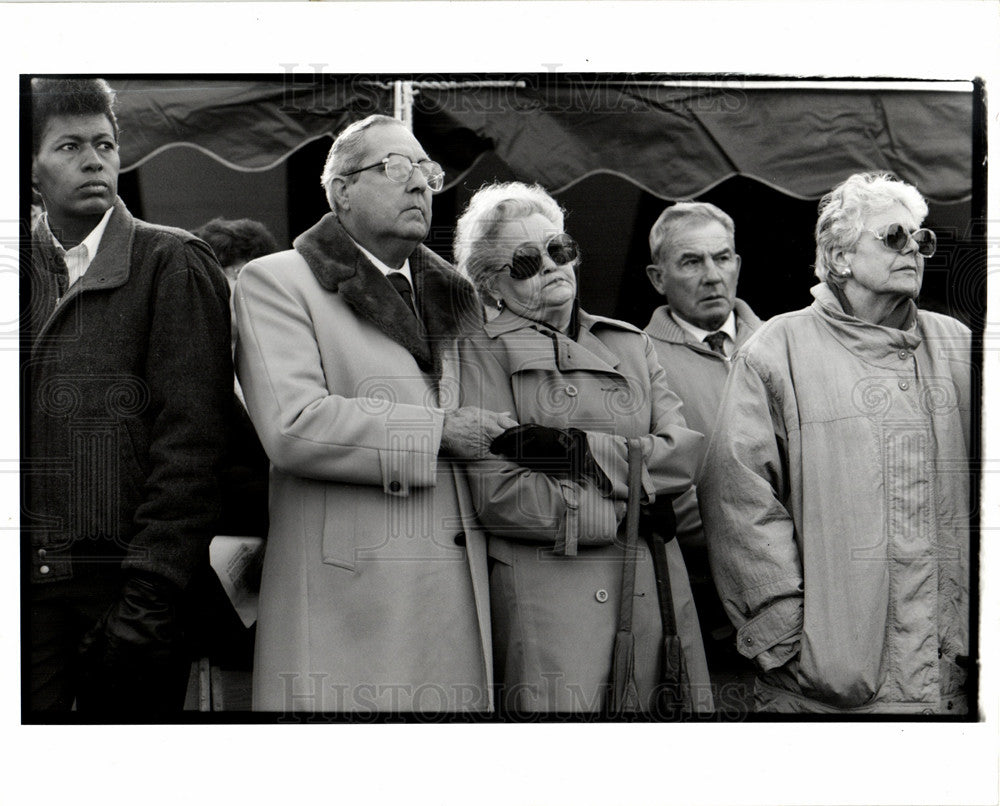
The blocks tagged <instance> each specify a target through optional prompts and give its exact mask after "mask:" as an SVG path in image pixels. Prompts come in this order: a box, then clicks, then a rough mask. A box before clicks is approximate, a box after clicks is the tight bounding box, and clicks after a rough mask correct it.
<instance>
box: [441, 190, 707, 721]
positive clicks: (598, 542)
mask: <svg viewBox="0 0 1000 806" xmlns="http://www.w3.org/2000/svg"><path fill="white" fill-rule="evenodd" d="M455 257H456V262H457V263H458V266H459V268H460V270H462V271H463V272H465V273H466V274H467V275H468V276H469V277H470V279H471V280H472V282H473V283H474V285H475V286H476V289H477V291H478V292H479V294H480V297H481V299H482V300H483V301H484V303H485V304H486V306H487V308H488V309H489V310H490V311H492V313H491V318H490V321H489V322H488V323H487V324H486V325H485V326H484V329H483V331H482V332H481V333H479V334H476V335H474V336H473V337H471V338H469V339H467V340H465V341H464V342H461V343H460V357H461V360H462V364H461V368H460V377H461V397H462V399H461V401H460V405H463V406H464V405H477V406H484V407H490V406H492V407H495V410H496V411H509V412H511V413H512V415H513V416H514V418H515V419H516V420H518V422H519V423H520V424H521V426H520V427H519V428H518V429H512V430H511V431H509V432H507V433H506V434H505V435H503V436H502V437H500V438H498V439H497V440H495V441H494V444H493V445H492V447H491V450H492V452H493V453H494V454H495V455H496V458H495V459H489V460H486V461H481V462H476V463H471V464H469V465H468V466H467V472H468V476H469V480H470V488H471V490H472V496H473V503H474V506H475V508H476V511H477V514H478V516H479V518H480V521H481V523H482V525H483V527H484V528H485V530H486V531H487V532H488V534H489V541H490V556H491V558H492V562H491V572H490V593H491V609H492V620H493V648H494V659H495V674H496V676H497V679H498V681H499V685H500V690H499V696H498V707H499V709H500V710H501V711H502V712H504V713H506V714H508V715H517V714H526V713H534V712H553V711H559V712H589V713H599V712H601V711H604V710H606V708H607V705H608V702H607V699H606V693H607V688H608V683H609V676H610V674H611V667H612V653H613V644H614V642H615V633H616V630H617V626H618V614H619V604H620V602H619V599H620V592H621V588H622V569H623V555H624V550H623V544H622V539H621V537H620V533H621V526H622V524H623V521H624V516H625V509H626V507H625V501H626V497H627V460H626V438H627V437H636V438H639V439H640V440H641V444H642V449H643V467H642V492H641V495H642V499H643V501H644V502H646V503H651V506H650V507H648V508H647V523H649V524H650V525H652V524H654V523H656V525H657V526H661V525H665V523H666V521H667V520H669V518H670V517H672V511H671V510H670V501H671V498H672V496H674V495H676V494H678V493H680V492H682V491H684V490H685V489H686V487H687V486H688V484H689V483H690V482H691V480H692V477H693V474H694V470H695V465H696V461H697V454H698V451H699V449H700V446H701V443H702V437H701V435H700V434H698V433H697V432H694V431H691V430H689V429H688V428H686V427H685V425H684V418H683V416H682V415H681V413H680V401H679V399H678V398H677V397H676V396H675V395H674V394H673V393H672V392H671V391H670V390H669V389H667V387H666V385H665V383H664V379H663V370H662V369H661V368H660V366H659V363H658V362H657V359H656V353H655V352H654V349H653V347H652V345H651V343H650V341H649V338H648V337H647V336H646V335H645V334H644V333H642V331H640V330H639V329H638V328H635V327H633V326H632V325H629V324H626V323H624V322H618V321H614V320H611V319H605V318H603V317H598V316H592V315H590V314H588V313H586V312H585V311H583V310H581V309H580V308H579V306H578V304H577V302H576V289H577V276H576V269H577V265H578V263H579V260H580V254H579V249H578V247H577V245H576V243H575V242H574V241H573V239H572V238H571V237H570V236H569V235H567V234H566V233H565V232H563V211H562V210H561V209H560V208H559V205H558V204H557V203H556V202H555V201H554V200H553V199H552V198H551V197H550V196H549V195H548V194H547V193H546V192H545V191H544V190H543V189H542V188H540V187H537V186H535V187H529V186H526V185H523V184H520V183H516V182H515V183H509V184H502V185H493V186H490V187H486V188H483V189H481V190H480V191H479V192H478V193H477V194H476V195H475V196H474V197H473V198H472V200H471V201H470V202H469V206H468V208H467V209H466V211H465V212H464V214H463V215H462V217H461V219H460V220H459V222H458V227H457V230H456V236H455ZM657 508H658V510H659V515H660V516H661V517H660V519H659V520H657V514H656V512H655V510H657ZM668 513H669V514H668ZM651 528H652V526H651ZM671 536H672V533H671ZM666 559H667V567H668V571H667V572H665V573H666V574H668V576H669V588H670V591H671V593H670V594H669V596H670V599H669V601H670V604H671V605H672V609H673V611H674V620H675V621H676V633H677V634H678V635H679V636H680V644H681V646H682V650H683V651H682V655H683V660H684V664H685V668H686V679H685V681H684V685H683V686H682V689H683V690H682V691H681V692H680V693H681V698H680V699H682V700H683V707H684V708H686V709H688V710H694V711H710V710H711V709H712V696H711V692H710V688H709V684H708V670H707V666H706V663H705V656H704V648H703V647H702V644H701V634H700V631H699V628H698V618H697V614H696V612H695V609H694V604H693V601H692V599H691V592H690V585H689V582H688V579H687V572H686V569H685V567H684V561H683V558H682V557H681V554H680V550H679V549H678V547H677V544H676V541H669V542H667V546H666ZM633 601H634V613H633V635H634V639H635V652H634V672H635V680H636V684H637V688H638V694H639V698H638V700H639V702H638V707H639V708H640V709H641V710H643V711H645V712H647V713H649V714H652V715H653V716H654V717H656V716H664V717H665V716H668V714H667V713H661V712H660V711H659V709H660V706H661V704H662V703H663V700H662V699H658V698H657V694H658V693H662V691H663V687H662V686H661V685H660V684H661V683H662V680H661V675H662V673H663V661H662V657H661V655H662V648H663V635H664V628H663V624H664V622H663V617H662V613H661V606H660V602H659V600H658V596H657V585H656V578H655V573H654V563H653V559H652V555H651V551H650V549H649V548H647V547H646V545H645V544H643V543H641V542H640V554H639V559H638V563H637V575H636V583H635V591H634V599H633ZM672 691H673V693H677V691H676V689H674V690H672Z"/></svg>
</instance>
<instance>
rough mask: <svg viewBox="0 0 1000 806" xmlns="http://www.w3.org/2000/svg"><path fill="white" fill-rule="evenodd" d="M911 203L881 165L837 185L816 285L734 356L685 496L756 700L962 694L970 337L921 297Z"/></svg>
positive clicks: (916, 222)
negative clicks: (701, 463) (750, 672)
mask: <svg viewBox="0 0 1000 806" xmlns="http://www.w3.org/2000/svg"><path fill="white" fill-rule="evenodd" d="M926 215H927V205H926V203H925V202H924V200H923V198H922V197H921V195H920V193H919V192H918V191H917V190H916V189H915V188H914V187H912V186H910V185H908V184H906V183H904V182H901V181H898V180H895V179H893V178H891V177H889V176H887V175H883V174H874V173H872V174H855V175H853V176H851V177H850V178H848V179H847V180H846V181H845V182H843V183H842V184H840V185H838V186H837V187H836V188H834V189H833V190H832V191H831V192H830V193H828V194H827V195H826V196H824V197H823V199H822V200H821V202H820V207H819V219H818V221H817V224H816V275H817V277H818V278H819V280H820V282H819V284H818V285H816V286H814V288H813V290H812V294H813V297H814V298H815V301H814V302H813V304H812V305H811V306H809V307H808V308H805V309H803V310H801V311H796V312H794V313H788V314H784V315H781V316H777V317H775V318H773V319H771V320H770V321H769V322H767V323H766V324H764V325H762V326H761V327H760V328H759V329H758V331H757V333H756V334H755V335H754V336H753V338H751V340H750V341H749V342H747V343H746V344H745V345H744V346H743V347H742V348H740V349H739V350H738V351H737V353H736V356H735V358H734V359H733V366H732V370H731V372H730V377H729V380H728V383H727V386H726V390H725V394H724V397H723V401H722V405H721V408H720V411H719V419H718V423H717V426H716V429H715V432H714V434H713V435H712V439H711V441H710V445H709V448H708V452H707V457H706V461H705V469H704V473H703V475H702V478H701V481H700V484H699V488H698V497H699V501H700V504H701V513H702V518H703V520H704V523H705V532H706V535H707V537H708V546H709V555H710V559H711V563H712V570H713V572H714V575H715V581H716V585H717V587H718V590H719V593H720V595H721V596H722V600H723V602H724V603H725V606H726V610H727V611H728V613H729V616H730V618H731V619H732V621H733V624H734V626H735V627H736V629H737V646H738V647H739V651H740V652H741V653H742V654H744V655H745V656H746V657H748V658H752V659H753V660H754V661H756V663H757V666H758V667H759V677H758V679H757V683H756V705H757V707H758V708H759V709H760V710H767V711H780V712H786V713H792V712H803V713H805V712H809V713H826V714H850V713H893V714H961V713H965V712H966V711H967V709H968V704H967V701H966V692H965V682H966V673H967V668H968V661H969V659H968V655H969V466H968V459H969V450H970V407H971V400H970V385H971V375H970V370H971V366H970V352H969V350H970V334H969V330H968V328H966V327H965V326H964V325H962V324H961V323H959V322H958V321H956V320H954V319H952V318H950V317H948V316H943V315H940V314H936V313H930V312H927V311H923V310H920V309H919V308H918V307H917V304H916V299H917V295H918V294H919V292H920V286H921V282H922V279H923V273H924V262H925V260H927V259H928V258H929V257H931V256H932V255H933V254H934V251H935V246H936V239H935V236H934V233H933V232H932V231H930V230H928V229H923V228H921V224H922V222H923V220H924V218H925V216H926Z"/></svg>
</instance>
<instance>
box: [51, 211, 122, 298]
mask: <svg viewBox="0 0 1000 806" xmlns="http://www.w3.org/2000/svg"><path fill="white" fill-rule="evenodd" d="M114 210H115V208H114V207H113V206H112V207H109V208H108V209H107V210H106V211H105V213H104V217H103V218H101V220H100V221H99V222H98V223H97V226H96V227H94V228H93V229H92V230H91V231H90V234H89V235H87V237H86V238H84V239H83V240H82V241H80V243H78V244H77V245H76V246H74V247H73V248H72V249H66V248H64V247H63V245H62V244H61V243H59V239H58V238H57V237H56V236H55V234H53V235H52V242H53V243H54V244H55V246H56V249H58V250H59V252H60V253H61V254H62V256H63V260H65V261H66V272H67V275H68V278H67V285H66V287H67V288H71V287H72V286H73V283H75V282H76V281H77V280H79V279H80V278H81V277H83V275H84V274H86V272H87V269H89V268H90V264H91V263H92V262H93V260H94V255H96V254H97V250H98V248H99V247H100V245H101V239H102V238H103V237H104V230H106V229H107V228H108V221H109V220H111V214H112V213H113V212H114ZM45 223H46V226H48V219H46V222H45ZM49 231H50V232H51V231H52V228H51V227H49Z"/></svg>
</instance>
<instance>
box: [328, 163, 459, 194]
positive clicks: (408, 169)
mask: <svg viewBox="0 0 1000 806" xmlns="http://www.w3.org/2000/svg"><path fill="white" fill-rule="evenodd" d="M382 167H384V168H385V175H386V176H387V177H389V179H391V180H392V181H393V182H399V183H400V184H405V183H406V182H409V181H410V177H411V176H413V172H414V171H415V170H419V171H420V173H422V174H423V175H424V179H426V180H427V187H429V188H430V189H431V190H433V191H434V192H435V193H437V191H439V190H441V188H443V187H444V169H443V168H442V167H441V166H440V165H438V164H437V163H436V162H434V161H433V160H420V162H413V161H412V160H411V159H410V158H409V157H404V156H403V155H402V154H389V156H387V157H383V158H382V159H380V160H379V161H378V162H373V163H372V164H371V165H365V166H364V167H363V168H355V169H354V170H353V171H347V172H346V173H342V174H341V176H353V175H354V174H359V173H361V172H362V171H369V170H371V169H372V168H382Z"/></svg>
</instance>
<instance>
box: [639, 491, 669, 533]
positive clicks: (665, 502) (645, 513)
mask: <svg viewBox="0 0 1000 806" xmlns="http://www.w3.org/2000/svg"><path fill="white" fill-rule="evenodd" d="M639 534H640V535H641V536H643V537H649V536H650V535H653V534H657V535H659V536H660V537H662V538H663V541H664V542H665V543H669V542H670V541H671V540H673V539H674V537H675V536H676V535H677V516H676V515H675V514H674V497H673V496H671V495H667V494H666V493H657V495H656V500H655V501H654V502H653V503H652V504H643V505H642V506H641V507H640V509H639Z"/></svg>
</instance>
